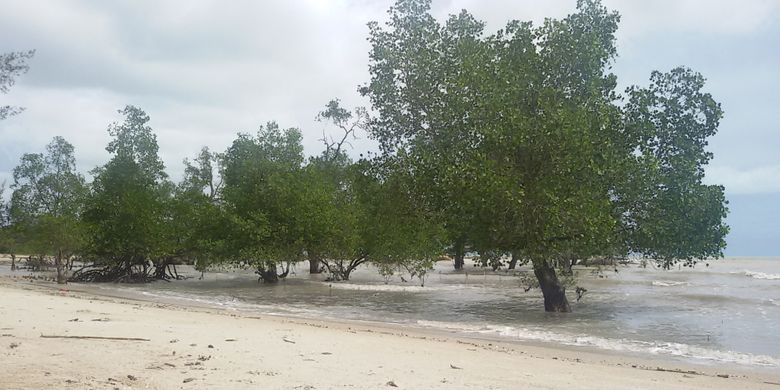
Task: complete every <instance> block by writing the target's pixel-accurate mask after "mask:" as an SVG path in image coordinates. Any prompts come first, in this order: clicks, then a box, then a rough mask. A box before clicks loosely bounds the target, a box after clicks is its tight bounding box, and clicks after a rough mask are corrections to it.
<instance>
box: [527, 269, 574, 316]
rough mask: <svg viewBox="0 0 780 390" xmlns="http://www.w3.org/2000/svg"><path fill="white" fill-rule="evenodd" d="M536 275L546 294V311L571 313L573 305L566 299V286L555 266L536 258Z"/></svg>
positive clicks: (543, 293)
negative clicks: (556, 272) (557, 273)
mask: <svg viewBox="0 0 780 390" xmlns="http://www.w3.org/2000/svg"><path fill="white" fill-rule="evenodd" d="M533 265H534V275H536V279H537V280H538V281H539V288H541V290H542V295H544V311H546V312H555V313H569V312H571V306H569V300H568V299H566V287H565V286H564V285H563V283H561V281H560V280H559V279H558V276H557V275H556V274H555V268H554V267H552V266H551V265H550V264H549V263H548V262H547V261H544V260H535V261H534V262H533Z"/></svg>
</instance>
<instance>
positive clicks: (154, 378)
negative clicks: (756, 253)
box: [0, 278, 780, 389]
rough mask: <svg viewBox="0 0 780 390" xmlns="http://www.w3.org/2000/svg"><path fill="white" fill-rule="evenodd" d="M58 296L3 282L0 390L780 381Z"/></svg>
mask: <svg viewBox="0 0 780 390" xmlns="http://www.w3.org/2000/svg"><path fill="white" fill-rule="evenodd" d="M73 287H75V286H73ZM65 288H66V289H67V291H60V290H59V289H58V288H57V287H56V286H55V285H52V284H48V283H40V282H36V283H31V282H29V281H22V280H19V279H9V278H0V296H2V300H0V335H1V336H0V367H2V369H1V370H0V384H2V385H1V386H0V387H2V388H4V389H37V388H74V389H82V388H111V389H113V388H119V389H126V388H127V389H129V388H138V389H143V388H150V389H170V388H204V389H205V388H267V389H336V388H353V389H380V388H381V389H390V388H393V386H392V384H395V385H396V386H397V388H406V389H428V388H430V389H445V388H446V389H459V388H474V389H489V388H490V389H516V388H547V389H558V388H578V389H582V388H593V389H628V388H632V389H636V388H672V389H684V388H705V387H706V388H711V389H727V388H737V387H739V388H743V389H753V388H770V389H778V388H780V385H778V384H777V383H780V374H778V375H775V374H774V373H770V372H764V371H756V372H754V371H751V370H746V369H744V368H742V367H738V366H726V368H724V366H717V367H715V366H713V367H709V366H686V365H682V364H670V363H668V362H665V361H664V362H661V361H654V360H643V359H637V358H633V357H624V356H620V355H614V354H601V353H591V352H583V351H581V350H572V349H565V348H560V349H559V348H551V347H540V346H534V345H523V344H515V343H512V344H508V343H497V342H490V341H486V340H475V339H468V338H459V337H453V336H452V335H448V334H444V333H441V332H423V331H419V330H416V329H415V330H409V329H402V328H400V327H392V326H376V325H373V324H354V323H335V322H323V321H317V320H303V319H294V318H283V317H274V316H262V317H248V316H241V315H238V314H236V313H233V312H227V311H217V310H213V309H206V308H193V307H181V306H172V305H165V304H160V303H155V302H140V301H130V300H125V299H118V298H110V297H103V296H96V295H94V294H90V293H84V292H79V291H75V290H71V289H70V288H68V287H65ZM41 335H45V336H90V337H109V338H111V337H122V338H142V339H147V340H148V341H133V340H112V339H73V338H42V337H41ZM659 368H660V369H661V370H671V371H658V369H659ZM675 370H680V371H683V372H673V371H675ZM685 371H693V372H685ZM719 375H720V376H719ZM726 375H728V378H724V377H723V376H726Z"/></svg>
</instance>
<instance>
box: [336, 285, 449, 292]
mask: <svg viewBox="0 0 780 390" xmlns="http://www.w3.org/2000/svg"><path fill="white" fill-rule="evenodd" d="M330 286H331V287H333V288H337V289H340V290H358V291H390V292H430V291H434V290H436V291H443V290H457V289H459V288H461V287H458V286H442V285H438V286H431V287H422V286H419V285H407V286H401V285H397V284H358V283H331V284H330Z"/></svg>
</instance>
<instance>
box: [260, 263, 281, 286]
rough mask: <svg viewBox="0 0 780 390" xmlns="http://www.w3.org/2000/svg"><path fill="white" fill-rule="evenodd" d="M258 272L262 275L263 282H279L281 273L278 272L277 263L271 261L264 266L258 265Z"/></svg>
mask: <svg viewBox="0 0 780 390" xmlns="http://www.w3.org/2000/svg"><path fill="white" fill-rule="evenodd" d="M255 273H256V274H258V275H260V280H262V281H263V283H278V282H279V275H278V274H277V273H276V264H274V263H271V264H267V265H265V266H262V267H257V271H255Z"/></svg>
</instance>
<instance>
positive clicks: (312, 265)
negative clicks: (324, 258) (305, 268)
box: [309, 256, 322, 274]
mask: <svg viewBox="0 0 780 390" xmlns="http://www.w3.org/2000/svg"><path fill="white" fill-rule="evenodd" d="M309 273H310V274H319V273H322V266H320V259H319V258H317V257H315V256H311V257H310V258H309Z"/></svg>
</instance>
